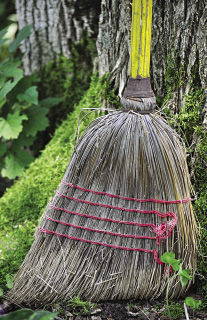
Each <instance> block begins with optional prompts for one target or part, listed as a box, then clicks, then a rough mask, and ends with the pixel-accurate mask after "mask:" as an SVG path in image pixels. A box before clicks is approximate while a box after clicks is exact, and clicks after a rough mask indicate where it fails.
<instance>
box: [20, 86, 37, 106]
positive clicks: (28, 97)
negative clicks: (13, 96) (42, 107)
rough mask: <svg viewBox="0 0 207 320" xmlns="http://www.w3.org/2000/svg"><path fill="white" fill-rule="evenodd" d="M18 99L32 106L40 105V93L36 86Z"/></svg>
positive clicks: (21, 94)
mask: <svg viewBox="0 0 207 320" xmlns="http://www.w3.org/2000/svg"><path fill="white" fill-rule="evenodd" d="M17 99H18V100H19V101H20V102H22V101H26V102H28V103H31V104H35V105H38V91H37V87H36V86H32V87H30V88H28V89H27V90H26V91H25V92H24V93H20V94H18V96H17Z"/></svg>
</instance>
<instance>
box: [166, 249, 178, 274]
mask: <svg viewBox="0 0 207 320" xmlns="http://www.w3.org/2000/svg"><path fill="white" fill-rule="evenodd" d="M161 261H162V262H164V263H167V264H169V265H170V266H171V267H172V268H173V270H175V271H178V270H179V267H180V261H181V259H179V260H177V259H175V253H174V252H165V253H163V255H162V257H161Z"/></svg>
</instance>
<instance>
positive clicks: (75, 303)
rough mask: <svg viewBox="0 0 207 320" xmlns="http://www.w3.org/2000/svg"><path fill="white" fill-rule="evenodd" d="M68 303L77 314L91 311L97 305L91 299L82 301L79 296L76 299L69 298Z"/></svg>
mask: <svg viewBox="0 0 207 320" xmlns="http://www.w3.org/2000/svg"><path fill="white" fill-rule="evenodd" d="M67 305H68V306H69V307H71V308H72V312H73V313H74V314H75V315H78V314H80V313H81V314H87V313H90V312H91V311H92V310H93V309H95V308H96V306H97V305H96V304H94V303H92V302H90V301H82V300H81V298H80V297H79V296H77V297H75V298H74V299H71V300H68V301H67Z"/></svg>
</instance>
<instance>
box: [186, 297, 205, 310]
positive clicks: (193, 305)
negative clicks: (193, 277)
mask: <svg viewBox="0 0 207 320" xmlns="http://www.w3.org/2000/svg"><path fill="white" fill-rule="evenodd" d="M185 304H186V306H188V307H191V308H192V309H198V308H199V307H200V305H201V304H202V301H201V300H195V299H193V298H192V297H187V298H185Z"/></svg>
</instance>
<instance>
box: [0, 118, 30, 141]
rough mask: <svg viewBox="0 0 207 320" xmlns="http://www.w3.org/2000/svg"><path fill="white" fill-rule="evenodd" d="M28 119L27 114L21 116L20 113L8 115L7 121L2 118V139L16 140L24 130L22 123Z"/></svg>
mask: <svg viewBox="0 0 207 320" xmlns="http://www.w3.org/2000/svg"><path fill="white" fill-rule="evenodd" d="M27 119H28V118H27V116H26V115H25V114H23V115H20V114H19V112H15V113H8V115H7V118H6V119H4V118H0V137H4V138H5V139H6V140H9V139H16V138H17V137H18V136H19V134H20V132H21V131H22V129H23V126H22V121H23V120H27Z"/></svg>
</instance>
